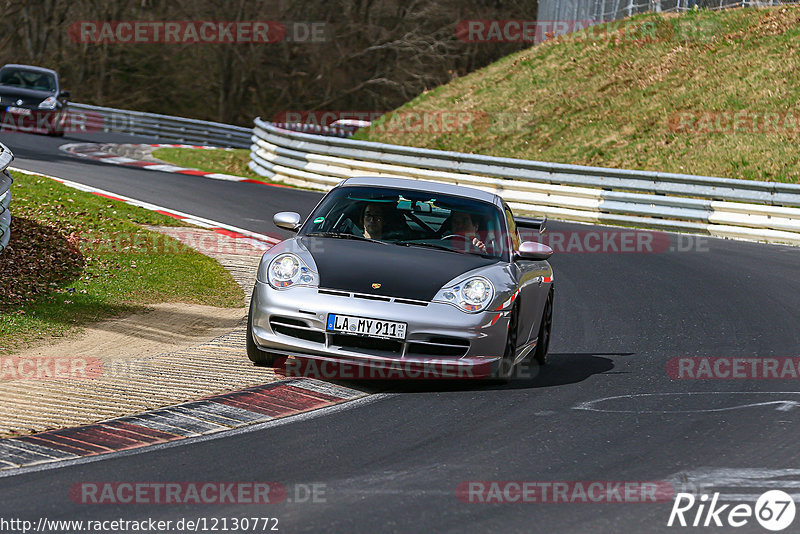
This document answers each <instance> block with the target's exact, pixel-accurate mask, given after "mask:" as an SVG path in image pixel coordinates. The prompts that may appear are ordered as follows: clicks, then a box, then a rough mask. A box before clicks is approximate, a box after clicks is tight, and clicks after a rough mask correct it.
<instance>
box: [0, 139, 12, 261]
mask: <svg viewBox="0 0 800 534" xmlns="http://www.w3.org/2000/svg"><path fill="white" fill-rule="evenodd" d="M13 160H14V154H12V153H11V151H10V150H9V149H8V147H7V146H6V145H4V144H3V143H0V252H3V251H4V250H5V249H6V246H8V240H9V239H10V238H11V208H10V207H9V205H10V204H11V182H13V181H14V180H13V179H12V178H11V174H10V173H9V172H8V166H9V165H11V162H12V161H13Z"/></svg>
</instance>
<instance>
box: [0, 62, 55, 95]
mask: <svg viewBox="0 0 800 534" xmlns="http://www.w3.org/2000/svg"><path fill="white" fill-rule="evenodd" d="M0 85H4V86H6V87H21V88H23V89H34V90H36V91H47V92H50V93H55V91H56V78H55V76H53V75H52V74H49V73H47V72H40V71H34V70H25V69H14V68H11V69H2V70H0Z"/></svg>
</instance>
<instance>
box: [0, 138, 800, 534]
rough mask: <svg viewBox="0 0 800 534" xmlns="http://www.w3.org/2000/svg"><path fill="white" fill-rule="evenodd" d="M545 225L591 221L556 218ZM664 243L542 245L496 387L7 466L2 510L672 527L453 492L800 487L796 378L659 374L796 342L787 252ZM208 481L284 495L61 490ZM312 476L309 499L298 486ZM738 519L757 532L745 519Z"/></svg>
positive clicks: (648, 512)
mask: <svg viewBox="0 0 800 534" xmlns="http://www.w3.org/2000/svg"><path fill="white" fill-rule="evenodd" d="M0 140H2V142H3V143H5V144H7V145H8V146H9V147H10V148H11V150H12V151H13V152H14V154H15V155H16V160H15V162H14V165H15V166H17V167H21V168H25V169H30V170H32V171H38V172H43V173H47V174H52V175H56V176H59V177H62V178H66V179H69V180H73V181H77V182H80V183H84V184H89V185H93V186H96V187H100V188H103V189H106V190H108V191H112V192H115V193H117V194H121V195H126V196H130V197H133V198H137V199H140V200H144V201H148V202H152V203H156V204H160V205H162V206H165V207H168V208H172V209H176V210H180V211H183V212H187V213H190V214H193V215H199V216H202V217H206V218H209V219H214V220H217V221H221V222H224V223H228V224H232V225H235V226H239V227H242V228H246V229H249V230H252V231H256V232H262V233H269V234H272V235H282V234H281V233H280V232H279V231H278V230H277V229H276V228H275V227H274V226H273V225H272V223H271V219H272V214H273V213H274V212H276V211H281V210H287V209H292V210H296V211H299V212H301V213H303V214H306V213H307V212H308V211H309V210H310V209H311V208H312V207H313V205H314V204H315V203H316V201H317V200H318V199H319V196H320V195H319V194H317V193H312V192H307V191H298V190H292V189H287V188H277V187H268V186H262V185H257V184H250V183H230V182H221V181H215V180H207V179H198V178H196V177H191V176H183V175H178V174H168V173H161V172H155V171H147V170H141V169H135V168H122V167H116V166H111V165H108V164H103V163H96V162H91V161H82V160H78V159H74V158H70V157H68V156H67V155H66V154H63V153H61V152H59V151H58V146H59V145H61V144H63V143H67V142H72V141H100V140H102V141H105V142H115V141H118V142H131V138H130V137H128V136H117V137H116V138H115V137H114V136H108V135H103V137H102V138H100V137H99V134H98V135H86V136H72V137H70V136H67V137H65V138H63V139H53V138H48V137H43V136H32V135H26V134H0ZM141 141H142V142H152V140H146V139H143V140H141ZM134 142H135V141H134ZM12 213H13V201H12ZM549 228H550V232H551V233H564V234H569V233H570V232H588V231H603V230H604V229H602V228H597V227H590V226H585V225H577V224H566V223H558V222H553V221H551V222H550V224H549ZM605 230H607V231H618V229H605ZM672 246H673V247H679V248H688V249H690V250H686V251H679V250H675V251H669V250H665V251H661V252H647V251H639V252H632V253H615V252H606V253H589V252H585V253H570V252H563V253H557V254H556V255H554V256H553V258H552V260H551V263H552V265H553V268H554V271H555V277H554V279H555V286H556V302H555V318H554V332H553V340H552V344H551V364H550V365H548V366H547V367H546V368H543V369H541V370H538V369H534V370H532V373H531V375H533V376H532V377H529V378H518V379H515V380H513V381H512V382H511V383H510V384H508V385H496V384H472V383H465V382H463V381H451V382H430V383H424V382H423V383H413V384H404V383H396V382H395V383H392V382H388V381H387V382H382V383H367V384H363V383H362V384H361V386H365V385H366V386H367V387H370V388H372V389H373V390H375V391H376V392H377V393H376V395H373V396H370V397H367V398H366V399H365V400H363V401H357V402H354V403H350V404H345V405H343V406H341V407H338V408H336V407H335V408H331V409H324V410H321V411H318V412H313V413H312V414H311V415H307V416H299V417H296V418H291V419H287V420H284V421H282V422H281V423H280V424H272V425H264V426H262V427H256V428H250V429H248V430H247V431H244V432H241V433H235V434H227V435H217V436H216V437H214V438H213V439H206V440H191V439H190V440H185V441H181V442H180V444H177V445H175V446H166V447H160V448H154V449H148V450H144V451H142V452H134V453H130V454H124V453H123V454H120V455H114V456H111V457H104V458H102V459H98V460H96V461H91V462H85V463H80V464H61V466H60V467H59V466H57V467H50V468H46V469H42V470H39V471H28V472H24V473H22V474H10V475H5V476H3V477H2V478H0V503H2V504H0V508H2V510H3V513H2V514H0V515H3V516H13V517H19V518H23V519H31V520H33V521H38V519H39V518H41V517H46V518H48V519H50V520H52V519H65V520H69V519H99V520H113V519H120V518H121V519H129V520H130V519H147V518H154V519H162V520H173V521H174V520H178V519H181V518H202V517H205V518H212V517H215V518H232V517H245V516H246V517H274V518H278V529H279V530H280V531H281V532H364V533H370V532H609V533H610V532H669V531H674V530H692V531H694V530H701V531H708V530H711V531H714V529H713V528H711V529H710V528H705V529H704V528H702V527H701V528H697V529H685V528H684V529H681V527H678V526H673V527H668V526H667V520H668V518H669V516H670V511H671V509H672V504H673V499H672V498H667V499H665V500H663V501H662V502H657V503H640V502H611V503H583V502H574V499H573V502H558V503H552V502H548V503H540V502H535V503H534V502H524V503H522V502H516V503H496V502H493V503H480V502H477V503H476V502H464V500H462V499H460V498H459V496H458V495H457V491H456V490H457V488H459V486H460V485H462V484H464V483H468V482H469V481H536V482H559V481H565V482H585V483H586V484H587V485H588V484H589V483H590V482H592V481H600V482H614V481H632V482H637V481H638V482H645V481H651V482H659V483H664V484H671V487H673V488H674V491H692V489H694V490H698V488H699V489H700V493H706V494H709V495H711V494H713V493H714V492H715V491H718V492H722V493H726V494H736V495H739V496H740V497H738V499H739V500H740V501H741V502H748V503H749V504H751V505H753V504H754V503H755V500H756V498H757V497H758V495H760V494H761V493H763V492H764V491H766V490H767V489H784V490H786V491H789V492H791V489H790V488H792V487H797V486H798V485H800V469H794V468H795V467H797V466H798V465H800V449H798V447H797V443H798V442H800V427H799V426H798V425H800V409H798V407H800V387H798V381H797V380H796V379H795V380H791V379H787V380H781V379H771V380H764V379H760V380H759V379H742V380H691V379H680V380H679V379H673V378H670V376H669V374H668V372H667V362H668V361H669V360H670V359H672V358H678V357H725V358H734V357H735V358H763V357H800V328H798V317H800V298H798V296H797V295H798V294H800V250H798V249H794V248H791V247H782V246H771V245H761V244H754V243H746V242H737V241H725V240H718V239H712V238H705V237H703V238H700V239H697V238H688V237H686V236H684V237H683V238H682V239H681V240H680V241H679V240H678V238H677V237H675V236H673V237H672ZM653 394H658V395H653ZM662 394H663V395H662ZM611 397H616V398H611ZM794 401H798V403H797V404H794ZM208 481H225V482H241V481H262V482H263V481H269V482H279V483H280V484H283V485H284V486H285V487H286V488H287V491H288V497H287V501H285V502H282V503H274V504H268V505H248V504H235V505H233V504H215V505H195V504H182V505H164V504H155V505H146V504H104V505H91V504H82V503H77V502H74V501H73V500H71V499H70V496H69V490H70V487H71V486H72V485H73V484H76V483H81V482H208ZM776 481H777V482H776ZM312 484H318V486H316V488H317V489H318V494H317V495H316V497H317V498H316V499H306V498H304V492H305V490H307V489H308V488H309V487H312V486H311V485H312ZM462 487H463V486H462ZM732 488H733V489H732ZM742 495H744V496H743V497H742ZM313 500H316V501H317V502H311V501H313ZM289 501H291V502H289ZM694 512H695V510H692V513H691V515H690V514H687V518H688V519H693V518H694ZM797 521H800V519H797V520H796V522H797ZM795 524H797V523H795ZM260 527H261V525H259V528H258V530H256V531H258V532H262V531H263V530H262V529H261V528H260ZM736 530H737V531H739V532H764V529H763V528H762V527H760V526H759V525H758V523H757V522H756V521H755V519H753V518H751V519H750V521H749V523H748V524H747V525H746V526H745V527H743V528H739V529H736ZM251 531H252V530H251Z"/></svg>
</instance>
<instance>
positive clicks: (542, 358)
mask: <svg viewBox="0 0 800 534" xmlns="http://www.w3.org/2000/svg"><path fill="white" fill-rule="evenodd" d="M552 330H553V288H552V287H551V288H550V293H548V294H547V301H546V302H545V303H544V311H543V312H542V323H541V325H540V326H539V337H538V338H537V341H536V350H535V351H534V353H533V359H534V360H536V363H538V364H539V365H547V353H548V351H549V350H550V333H551V332H552Z"/></svg>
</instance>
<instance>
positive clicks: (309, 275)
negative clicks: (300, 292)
mask: <svg viewBox="0 0 800 534" xmlns="http://www.w3.org/2000/svg"><path fill="white" fill-rule="evenodd" d="M265 263H266V262H265ZM263 270H264V264H262V266H261V268H260V269H259V273H258V274H259V276H258V279H259V280H262V281H263V280H265V279H266V281H267V282H269V285H271V286H272V287H274V288H275V289H286V288H287V287H295V286H317V285H319V278H318V277H317V273H315V272H314V271H312V270H311V269H309V267H308V265H306V264H305V263H303V260H301V259H300V258H299V257H297V256H295V255H294V254H280V255H278V256H275V257H274V258H272V260H271V261H270V262H268V263H266V273H264V272H262V271H263Z"/></svg>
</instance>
